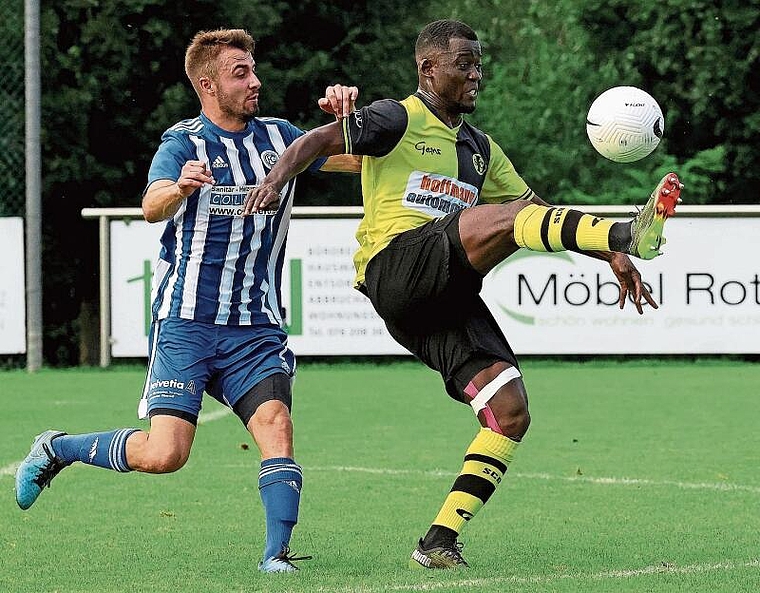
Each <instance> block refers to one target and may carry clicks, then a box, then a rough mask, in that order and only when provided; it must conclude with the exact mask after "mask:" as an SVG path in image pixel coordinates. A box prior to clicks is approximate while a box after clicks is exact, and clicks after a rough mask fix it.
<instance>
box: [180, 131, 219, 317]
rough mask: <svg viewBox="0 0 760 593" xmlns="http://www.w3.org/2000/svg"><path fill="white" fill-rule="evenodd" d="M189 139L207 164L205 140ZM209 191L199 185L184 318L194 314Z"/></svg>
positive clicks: (204, 239)
mask: <svg viewBox="0 0 760 593" xmlns="http://www.w3.org/2000/svg"><path fill="white" fill-rule="evenodd" d="M190 140H191V141H192V143H193V144H195V148H196V150H197V152H198V160H199V161H203V162H204V163H206V165H207V166H209V162H208V155H207V154H206V141H205V140H204V139H203V138H200V137H198V136H190ZM210 193H211V188H210V187H209V186H208V185H204V186H203V187H201V189H200V196H199V198H198V210H197V211H196V213H195V224H194V227H193V228H194V229H195V232H194V233H193V239H192V241H191V243H190V253H189V254H188V255H187V257H188V258H189V262H188V265H187V267H186V269H185V285H184V288H183V290H182V307H181V308H180V317H182V318H184V319H193V317H194V316H195V304H196V295H197V294H198V277H199V276H200V270H201V267H200V262H201V260H202V258H203V247H204V245H205V244H206V233H207V232H208V203H209V194H210ZM181 237H182V236H181V234H180V235H178V237H177V245H178V246H179V245H180V242H181V240H182V239H181ZM178 267H179V266H178Z"/></svg>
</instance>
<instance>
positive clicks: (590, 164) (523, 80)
mask: <svg viewBox="0 0 760 593" xmlns="http://www.w3.org/2000/svg"><path fill="white" fill-rule="evenodd" d="M446 11H450V12H451V14H452V16H454V17H455V18H461V19H462V20H464V21H465V22H467V23H468V24H470V25H471V26H472V27H474V28H475V29H476V30H477V31H478V33H479V35H480V37H481V40H482V42H483V45H484V50H485V52H486V54H485V56H484V63H485V66H486V75H485V79H484V85H483V94H482V96H481V98H480V100H479V105H478V110H477V112H476V113H475V114H474V116H473V121H474V122H475V123H477V124H479V125H480V126H481V127H482V128H483V129H484V130H485V131H487V132H489V133H490V134H491V135H492V136H493V137H494V138H495V139H496V140H497V142H499V143H500V144H501V145H502V146H503V147H504V149H505V151H506V152H507V155H508V156H509V157H510V158H511V159H512V161H513V162H514V163H515V166H516V168H517V169H518V171H520V172H521V174H522V175H523V176H524V178H525V179H526V181H527V182H528V184H529V185H530V186H531V187H533V188H534V189H535V190H536V191H537V192H538V193H539V194H540V195H542V196H543V197H545V198H546V199H547V200H549V201H551V202H556V203H578V202H583V203H608V204H615V203H626V204H634V203H641V202H642V200H644V199H645V198H646V196H647V195H648V192H649V191H650V190H651V187H653V185H654V184H655V183H656V182H657V180H659V177H660V176H661V175H662V174H664V173H665V172H667V171H668V170H673V169H674V170H676V171H678V172H679V174H680V175H681V176H682V178H683V180H684V182H685V183H686V186H687V191H686V193H685V194H684V196H685V199H686V200H687V201H688V202H689V203H694V204H697V203H700V204H701V203H739V202H754V201H756V200H757V198H758V189H760V152H759V151H757V149H756V146H757V140H756V139H757V137H758V133H760V115H758V114H759V113H760V109H759V108H760V96H759V92H760V85H758V83H757V82H756V81H755V79H756V78H757V77H756V76H755V77H754V78H753V77H752V76H751V75H752V73H753V72H756V71H757V69H758V66H760V64H758V58H759V56H760V42H759V41H758V39H759V38H758V36H757V30H758V27H759V26H760V6H758V5H757V3H752V4H751V5H741V6H740V5H737V4H736V3H731V4H730V5H728V6H724V7H722V8H721V9H718V8H716V6H715V3H713V2H709V1H707V0H688V1H686V0H667V1H665V2H658V3H655V4H652V3H645V2H628V1H623V0H613V1H609V0H592V1H589V2H579V1H578V0H556V1H555V2H552V3H550V4H547V3H542V2H539V1H537V0H530V1H526V2H521V3H513V2H507V1H505V0H488V1H480V2H476V1H474V0H467V1H465V2H459V1H457V2H454V1H452V2H445V3H444V5H443V6H442V12H443V13H445V12H446ZM623 84H625V85H634V86H640V87H642V88H644V89H646V90H648V91H649V92H650V93H651V94H652V95H653V96H654V97H655V98H657V99H658V102H659V103H660V105H661V107H662V108H663V111H664V114H665V138H664V139H663V141H662V142H661V144H660V146H659V147H658V148H657V150H656V151H655V152H654V153H653V154H652V155H650V156H649V157H647V158H645V159H643V160H642V161H639V162H637V163H630V164H624V165H623V164H617V163H612V162H610V161H607V160H605V159H604V158H602V157H601V156H599V155H598V154H597V153H596V152H595V151H594V150H593V148H592V147H591V146H590V144H589V142H588V139H587V138H586V134H585V116H586V113H587V111H588V107H589V105H590V104H591V102H592V101H593V99H594V97H596V96H597V95H599V94H600V93H601V92H602V91H604V90H606V89H607V88H609V87H612V86H618V85H623Z"/></svg>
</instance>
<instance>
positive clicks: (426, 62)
mask: <svg viewBox="0 0 760 593" xmlns="http://www.w3.org/2000/svg"><path fill="white" fill-rule="evenodd" d="M433 66H435V63H434V62H433V60H431V59H430V58H422V59H420V61H419V63H418V64H417V69H418V70H419V73H420V75H421V76H424V77H426V78H430V77H431V76H432V75H433Z"/></svg>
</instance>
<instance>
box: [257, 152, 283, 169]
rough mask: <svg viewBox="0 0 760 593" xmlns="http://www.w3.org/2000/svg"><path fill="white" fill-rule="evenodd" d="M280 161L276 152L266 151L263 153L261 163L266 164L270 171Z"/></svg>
mask: <svg viewBox="0 0 760 593" xmlns="http://www.w3.org/2000/svg"><path fill="white" fill-rule="evenodd" d="M278 160H280V155H279V154H277V153H276V152H275V151H274V150H265V151H264V152H262V153H261V162H262V163H264V164H265V165H266V166H267V167H269V168H270V169H271V168H272V167H274V164H275V163H276V162H277V161H278Z"/></svg>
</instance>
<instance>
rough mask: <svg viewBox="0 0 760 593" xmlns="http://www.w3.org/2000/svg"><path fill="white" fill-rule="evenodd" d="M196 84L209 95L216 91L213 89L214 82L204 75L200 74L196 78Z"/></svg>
mask: <svg viewBox="0 0 760 593" xmlns="http://www.w3.org/2000/svg"><path fill="white" fill-rule="evenodd" d="M198 86H200V88H201V92H203V93H208V94H209V95H213V94H214V93H215V92H216V91H214V83H213V82H212V80H211V79H210V78H208V77H206V76H201V77H200V78H199V79H198Z"/></svg>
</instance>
